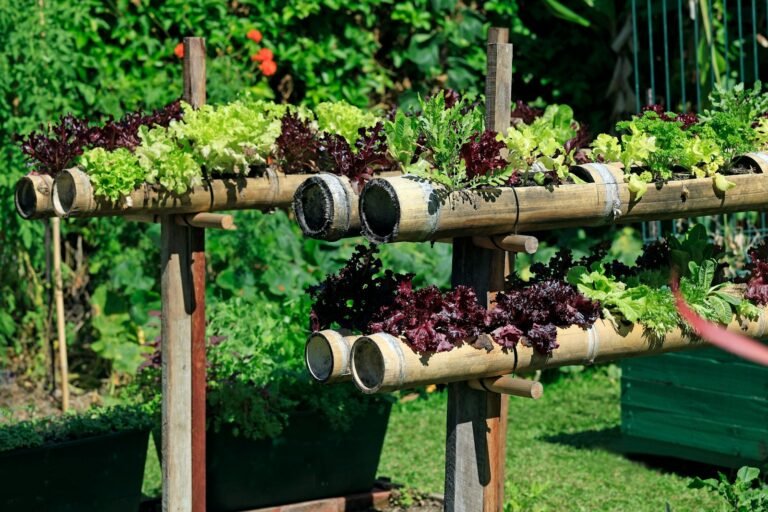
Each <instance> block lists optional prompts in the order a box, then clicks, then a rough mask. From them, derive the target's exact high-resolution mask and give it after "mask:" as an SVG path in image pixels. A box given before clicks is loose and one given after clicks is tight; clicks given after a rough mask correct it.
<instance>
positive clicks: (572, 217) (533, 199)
mask: <svg viewBox="0 0 768 512" xmlns="http://www.w3.org/2000/svg"><path fill="white" fill-rule="evenodd" d="M574 172H575V173H576V174H577V175H579V176H580V177H581V178H582V179H584V180H585V181H587V183H584V184H574V185H561V186H559V187H554V188H551V189H550V188H547V187H540V186H530V187H514V188H512V187H502V188H495V189H491V188H489V189H477V190H469V191H457V192H452V193H446V192H445V190H444V189H442V188H441V187H440V186H438V185H434V184H432V183H430V182H427V181H425V180H423V179H420V178H415V177H413V176H401V177H392V178H377V179H373V180H371V181H370V182H368V184H367V185H366V186H365V188H364V189H363V191H362V193H361V197H360V219H361V224H362V228H361V230H362V233H363V234H364V235H365V236H366V237H367V238H368V239H370V240H371V241H373V242H377V243H382V242H395V241H426V240H437V239H440V238H450V237H461V236H480V235H497V234H506V233H524V232H531V231H538V230H546V229H557V228H568V227H581V226H601V225H607V224H614V223H630V222H639V221H647V220H657V219H658V220H661V219H673V218H682V217H695V216H700V215H712V214H720V213H728V212H735V211H748V210H758V209H764V208H765V207H766V205H768V176H766V175H763V174H743V175H736V176H729V177H728V179H729V180H730V181H732V182H734V183H735V184H736V187H735V188H734V189H732V190H729V191H728V192H727V193H725V194H723V193H721V192H719V191H718V190H716V189H715V188H714V183H713V180H712V179H710V178H705V179H689V180H679V181H670V182H668V183H666V184H664V185H663V186H661V187H659V188H657V187H655V186H653V185H651V186H649V188H648V191H647V192H646V193H645V195H644V196H643V197H642V198H641V199H640V200H637V198H636V197H635V196H634V195H633V194H631V193H630V191H629V188H628V186H627V184H626V183H624V179H623V174H622V171H621V169H620V168H619V167H618V166H616V165H612V164H611V165H606V164H587V165H584V166H579V168H576V169H574Z"/></svg>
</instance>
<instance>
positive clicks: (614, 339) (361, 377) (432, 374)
mask: <svg viewBox="0 0 768 512" xmlns="http://www.w3.org/2000/svg"><path fill="white" fill-rule="evenodd" d="M727 328H728V330H730V331H733V332H739V333H742V334H745V335H747V336H751V337H753V338H757V339H764V338H765V337H766V335H768V332H766V319H765V314H764V313H762V314H761V315H760V318H759V319H758V320H755V321H752V322H747V323H744V324H742V323H740V322H738V321H736V320H735V319H734V320H733V321H732V322H731V323H730V324H729V325H728V326H727ZM557 342H558V344H559V348H557V349H555V351H554V352H553V353H552V355H551V356H548V357H547V356H543V355H541V354H539V353H538V352H536V351H535V350H534V349H532V348H531V347H526V346H524V345H522V344H521V343H519V344H518V345H517V346H516V347H515V349H513V350H508V349H504V348H502V347H501V346H499V345H498V344H496V343H495V342H493V339H492V338H491V337H490V336H489V335H481V336H480V339H479V340H478V341H477V342H475V343H473V344H472V345H470V344H468V343H465V344H462V345H461V346H459V347H457V348H454V349H453V350H451V351H448V352H439V353H435V354H429V355H420V354H417V353H415V352H414V351H413V350H412V349H411V348H410V347H408V345H406V343H405V342H404V341H402V340H400V339H399V338H397V337H394V336H391V335H389V334H384V333H377V334H372V335H369V336H362V337H360V338H358V339H357V341H356V342H355V343H354V345H353V347H352V358H351V359H352V363H351V364H352V377H353V379H354V381H355V384H356V385H357V387H358V388H359V389H360V390H361V391H362V392H363V393H367V394H370V393H378V392H387V391H395V390H398V389H404V388H411V387H417V386H423V385H426V384H447V383H451V382H458V381H464V380H472V379H485V378H489V377H498V376H500V375H507V374H510V373H514V372H521V371H529V370H538V369H544V368H554V367H559V366H566V365H572V364H592V363H595V362H603V361H611V360H615V359H621V358H629V357H637V356H642V355H651V354H659V353H663V352H671V351H676V350H683V349H686V348H695V347H702V346H707V344H706V343H704V342H702V341H700V340H698V339H697V338H695V337H691V336H689V335H688V334H686V333H683V332H682V331H681V330H680V329H675V330H674V331H672V332H670V333H668V334H667V335H666V336H665V337H664V338H663V339H655V338H652V337H648V336H646V334H645V333H644V329H643V327H642V326H640V325H635V326H634V327H631V328H630V327H625V328H622V329H619V330H616V328H614V326H613V325H612V324H611V323H609V322H606V321H603V320H598V321H597V322H596V323H595V324H594V325H593V326H592V327H590V328H589V329H582V328H580V327H576V326H573V327H569V328H566V329H558V330H557ZM478 346H480V347H485V348H476V347H478Z"/></svg>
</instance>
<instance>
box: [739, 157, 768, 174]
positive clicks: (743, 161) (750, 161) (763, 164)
mask: <svg viewBox="0 0 768 512" xmlns="http://www.w3.org/2000/svg"><path fill="white" fill-rule="evenodd" d="M733 163H734V165H743V166H745V167H749V168H752V169H754V170H756V171H758V172H761V173H763V174H768V153H763V152H755V153H746V154H744V155H741V156H739V157H737V158H736V159H735V160H734V161H733Z"/></svg>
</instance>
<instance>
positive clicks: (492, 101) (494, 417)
mask: <svg viewBox="0 0 768 512" xmlns="http://www.w3.org/2000/svg"><path fill="white" fill-rule="evenodd" d="M508 37H509V33H508V31H507V30H506V29H497V28H491V29H490V31H489V34H488V78H487V81H486V101H487V103H486V126H487V128H488V129H493V130H496V131H503V130H505V129H506V127H508V126H509V109H510V103H511V94H512V47H511V45H509V44H505V43H506V42H507V40H508ZM505 265H506V253H505V252H504V251H500V250H491V249H483V248H480V247H477V246H475V244H474V243H473V241H472V238H460V239H456V240H454V243H453V265H452V284H453V286H457V285H460V284H463V285H469V286H472V287H473V288H474V289H475V291H476V292H477V296H478V299H479V300H480V301H481V302H483V303H484V304H486V305H487V302H488V292H490V291H498V290H502V289H503V287H504V276H505V274H504V272H505ZM507 400H508V397H507V396H506V395H499V394H497V393H488V392H485V391H477V390H474V389H472V388H470V387H469V386H468V385H467V383H466V382H458V383H454V384H451V385H449V387H448V414H447V435H446V454H445V460H446V462H445V509H446V511H448V512H477V511H484V512H501V510H502V509H503V506H504V465H505V447H506V429H507V403H508V402H507Z"/></svg>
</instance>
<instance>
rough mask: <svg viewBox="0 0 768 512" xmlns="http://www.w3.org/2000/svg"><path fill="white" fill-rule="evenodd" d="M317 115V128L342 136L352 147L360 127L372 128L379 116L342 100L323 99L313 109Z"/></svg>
mask: <svg viewBox="0 0 768 512" xmlns="http://www.w3.org/2000/svg"><path fill="white" fill-rule="evenodd" d="M313 111H314V113H315V116H317V128H318V130H320V131H322V132H327V133H334V134H336V135H341V136H342V137H344V138H345V139H346V140H347V142H349V145H350V146H353V147H354V144H355V142H357V139H358V138H359V137H360V134H359V131H360V129H361V128H372V127H373V126H375V125H376V123H377V122H379V118H378V117H377V116H376V115H374V114H372V113H370V112H365V111H364V110H362V109H360V108H357V107H356V106H354V105H350V104H349V103H347V102H344V101H336V102H331V101H324V102H322V103H318V104H317V106H315V108H314V109H313Z"/></svg>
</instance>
